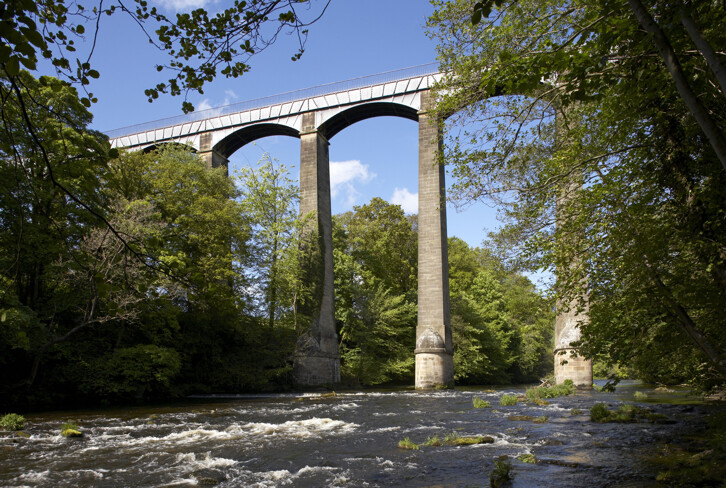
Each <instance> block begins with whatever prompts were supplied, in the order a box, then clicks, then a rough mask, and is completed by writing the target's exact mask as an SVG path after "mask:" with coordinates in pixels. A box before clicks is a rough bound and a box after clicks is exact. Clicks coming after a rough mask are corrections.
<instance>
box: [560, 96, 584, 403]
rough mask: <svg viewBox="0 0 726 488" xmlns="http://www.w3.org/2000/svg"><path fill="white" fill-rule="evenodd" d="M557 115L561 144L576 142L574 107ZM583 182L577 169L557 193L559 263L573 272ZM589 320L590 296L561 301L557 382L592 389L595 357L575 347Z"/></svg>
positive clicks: (576, 263)
mask: <svg viewBox="0 0 726 488" xmlns="http://www.w3.org/2000/svg"><path fill="white" fill-rule="evenodd" d="M565 110H567V109H565ZM568 115H569V116H568ZM555 117H556V119H555V130H556V137H557V141H558V144H560V145H563V146H565V145H567V144H570V143H572V142H574V141H571V138H570V134H571V130H570V129H571V127H570V125H572V124H578V123H579V121H578V119H577V117H576V116H574V114H573V113H572V111H571V110H570V113H564V112H563V111H562V109H560V110H558V112H557V113H556V115H555ZM582 184H583V177H582V175H578V174H576V172H575V173H573V174H571V175H570V176H568V177H566V178H564V180H563V182H562V183H561V186H560V189H559V194H558V195H557V202H556V208H555V221H556V222H555V225H557V226H558V227H560V229H561V230H563V231H564V232H562V235H559V236H558V242H557V245H558V247H559V248H560V249H559V252H560V253H561V254H562V255H563V256H566V258H565V259H562V261H563V262H561V263H560V264H559V265H560V266H563V267H566V268H567V269H568V270H570V271H578V268H579V267H581V265H582V261H581V258H580V257H579V255H578V253H577V251H576V250H577V249H578V248H579V245H580V244H581V235H580V233H579V232H578V231H577V229H572V228H571V227H572V223H573V222H577V220H578V219H577V217H578V212H579V209H578V204H577V203H578V190H579V189H581V188H582ZM568 249H569V251H568ZM558 279H559V277H558ZM580 279H581V280H583V282H584V280H585V279H586V278H585V277H584V276H581V277H580ZM583 293H585V292H583ZM588 321H589V310H588V306H587V296H586V295H581V296H579V297H577V296H576V297H573V298H571V299H570V300H569V302H568V301H565V300H563V299H560V300H559V301H558V302H557V317H556V319H555V350H554V359H555V382H556V383H563V382H564V381H565V380H572V382H573V383H574V384H575V386H577V387H578V388H583V389H590V388H592V360H590V359H585V358H583V357H582V356H579V355H577V354H576V353H577V350H576V349H575V347H574V346H573V344H574V343H576V342H577V341H579V340H580V338H581V337H582V334H581V331H580V325H582V324H585V323H587V322H588Z"/></svg>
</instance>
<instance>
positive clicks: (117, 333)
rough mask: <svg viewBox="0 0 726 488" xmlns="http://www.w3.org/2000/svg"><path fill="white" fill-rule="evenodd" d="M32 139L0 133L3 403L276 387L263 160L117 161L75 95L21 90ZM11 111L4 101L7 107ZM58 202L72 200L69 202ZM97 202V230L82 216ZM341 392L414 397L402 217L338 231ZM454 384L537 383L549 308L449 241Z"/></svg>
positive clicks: (268, 164) (292, 280)
mask: <svg viewBox="0 0 726 488" xmlns="http://www.w3.org/2000/svg"><path fill="white" fill-rule="evenodd" d="M22 83H23V86H24V89H25V90H27V92H26V93H27V96H28V98H29V99H32V100H33V101H34V102H36V103H38V104H39V106H42V107H46V106H48V107H53V117H49V116H48V112H47V111H45V110H37V111H33V112H31V113H30V116H31V117H34V120H33V121H32V122H33V125H34V126H35V127H37V128H38V132H37V133H36V134H35V137H37V138H39V139H40V140H42V141H43V147H44V148H45V149H46V150H48V151H49V152H48V157H49V158H50V160H51V162H52V164H53V169H54V173H53V175H52V178H53V179H52V180H51V174H50V173H49V171H48V167H47V166H46V164H45V162H44V161H43V159H42V158H41V157H40V155H38V154H37V150H36V147H37V146H36V145H35V141H33V140H31V139H30V137H29V135H28V134H27V132H26V131H25V128H24V125H23V124H22V123H15V124H14V125H11V124H12V122H11V120H20V119H21V117H17V118H14V119H9V120H8V121H9V122H10V123H9V124H8V125H7V126H6V127H7V128H8V129H11V130H7V131H5V132H4V133H3V136H4V140H3V143H4V144H5V147H8V146H10V145H11V144H12V147H14V148H15V149H16V150H18V152H17V153H15V154H14V155H12V156H11V155H5V157H3V159H2V166H1V171H2V175H0V181H2V185H3V188H2V192H0V198H2V209H3V212H2V214H1V215H0V218H1V220H0V225H1V226H2V232H1V233H0V235H1V236H2V237H1V241H0V242H1V243H2V244H1V245H2V248H1V249H2V251H1V252H0V264H1V269H2V270H3V275H2V279H3V290H2V296H1V297H0V298H1V300H2V302H1V306H2V321H3V322H2V323H3V327H2V329H0V330H1V331H2V335H1V336H0V337H1V340H2V342H0V347H1V348H2V351H1V354H0V358H1V359H0V361H2V368H3V371H6V372H7V373H8V374H5V375H3V379H2V397H3V398H4V399H5V402H6V403H7V404H14V403H17V404H22V403H23V402H29V403H31V404H34V405H35V404H38V405H43V404H45V405H49V404H62V403H66V402H71V401H73V402H78V401H83V402H88V401H110V402H113V401H129V400H134V399H140V398H154V397H166V396H173V395H182V394H188V393H192V392H194V393H200V392H230V391H233V392H240V391H259V390H273V389H280V388H289V387H290V386H291V385H290V380H291V378H290V367H291V362H292V355H293V352H294V344H295V341H296V339H297V337H298V335H299V334H300V333H302V332H303V331H304V329H305V327H306V325H307V324H306V319H305V317H302V316H297V315H296V314H295V310H296V307H295V305H296V300H298V297H300V296H302V295H304V288H305V285H306V284H305V283H304V280H302V278H301V270H302V265H301V259H302V256H301V255H300V254H301V251H300V245H299V242H298V240H297V236H298V235H299V233H298V230H299V226H300V221H301V220H302V219H301V218H299V217H298V211H297V188H296V186H295V184H294V182H293V180H292V178H291V176H290V175H289V173H288V170H287V169H286V168H285V167H284V166H283V165H281V164H277V163H275V162H273V161H271V160H269V159H266V160H263V161H261V162H260V164H259V165H258V166H257V167H254V168H245V169H243V170H242V171H240V173H239V174H235V175H230V176H227V174H226V171H225V169H224V168H220V169H208V168H207V167H206V164H205V163H204V162H203V161H202V160H200V159H199V158H198V157H197V156H196V155H195V154H194V153H192V152H190V151H188V150H186V149H185V148H183V147H166V148H162V149H160V150H157V151H153V152H148V153H142V152H134V153H121V154H115V153H114V152H112V151H110V150H109V146H108V143H107V141H106V138H105V136H103V135H102V134H99V133H94V132H92V131H88V130H86V129H85V126H86V125H87V124H88V122H89V121H90V117H91V116H90V113H89V112H88V111H87V110H86V109H85V108H84V107H83V105H82V104H81V103H80V102H79V101H78V97H77V95H76V92H75V90H74V89H73V88H71V87H69V86H67V85H66V84H63V83H60V82H59V81H58V80H56V79H51V78H45V77H42V78H40V79H39V80H36V79H34V78H33V77H32V76H30V75H29V74H27V73H24V74H23V75H22ZM8 103H12V100H9V101H8ZM60 187H63V188H69V189H71V191H72V192H73V194H74V195H76V196H78V197H79V199H80V202H78V201H74V200H73V199H71V198H69V197H68V195H67V194H65V193H64V192H63V191H62V190H61V189H60ZM87 202H94V203H98V207H99V208H103V209H105V212H104V214H103V216H104V218H105V219H106V222H104V221H101V220H99V219H98V217H97V216H96V215H94V214H93V213H92V212H90V211H89V209H88V208H86V207H85V205H86V204H87ZM334 227H335V275H336V319H337V322H338V333H339V337H340V349H341V356H342V360H343V366H342V367H343V374H344V377H345V381H346V382H348V383H349V384H352V385H359V386H374V385H384V384H411V383H412V381H413V366H414V361H413V359H414V358H413V344H414V342H415V338H414V336H415V328H416V289H417V279H416V276H417V267H416V260H417V235H416V219H415V216H408V217H407V216H406V215H404V213H403V211H402V210H401V208H400V207H398V206H395V205H391V204H389V203H387V202H385V201H383V200H380V199H374V200H373V201H371V202H370V203H369V204H367V205H363V206H360V207H356V208H355V210H354V211H352V212H349V213H346V214H343V215H337V216H336V217H335V224H334ZM450 247H451V249H450V253H451V256H450V261H451V266H450V268H451V289H452V304H453V328H454V339H455V344H456V345H455V361H456V366H457V369H456V371H457V373H456V374H457V381H458V382H460V383H477V384H481V383H507V382H513V381H517V382H521V381H533V380H536V379H537V378H538V377H539V376H541V375H543V374H546V373H547V372H548V370H549V369H551V356H550V354H551V342H552V319H553V313H552V307H551V304H550V302H548V301H547V300H546V299H545V298H543V297H542V296H541V295H540V294H539V293H537V291H536V290H535V289H534V287H533V285H532V284H531V283H530V282H529V281H528V280H527V279H526V278H523V277H521V276H519V275H517V274H514V273H511V272H509V271H508V270H507V269H506V268H505V267H504V266H503V264H502V263H501V261H499V260H498V259H496V258H495V257H494V256H493V255H492V254H491V253H490V252H488V251H485V250H482V249H472V248H470V247H469V246H468V245H467V244H466V243H464V242H463V241H461V240H459V239H456V238H452V239H450Z"/></svg>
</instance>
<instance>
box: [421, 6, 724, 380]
mask: <svg viewBox="0 0 726 488" xmlns="http://www.w3.org/2000/svg"><path fill="white" fill-rule="evenodd" d="M638 5H640V2H630V4H629V5H628V4H623V3H612V2H579V1H574V2H573V1H564V0H563V1H555V2H541V1H535V0H531V1H517V2H496V3H495V2H478V3H476V4H475V3H474V2H468V1H463V0H462V1H456V2H439V3H438V7H439V9H438V11H437V13H436V14H435V15H434V16H433V17H432V19H431V21H430V27H431V29H432V33H433V34H434V35H438V36H439V38H440V39H441V44H440V51H439V52H440V56H441V59H442V68H443V70H444V71H447V72H448V73H449V74H448V75H447V77H446V78H445V80H444V82H443V83H442V84H441V85H440V87H439V94H440V100H441V103H440V105H439V110H440V114H441V115H442V116H446V115H451V114H454V115H453V117H452V118H451V119H450V120H451V124H450V127H449V134H450V135H451V136H456V135H463V137H458V138H457V137H451V138H450V139H449V143H448V150H447V152H448V155H447V158H448V161H447V162H450V163H451V164H452V166H453V171H454V173H455V174H456V175H457V176H458V177H459V184H458V188H457V191H456V192H455V193H456V194H457V196H458V197H459V198H463V199H492V200H494V201H496V202H498V203H500V204H501V205H503V215H504V217H505V218H506V219H507V222H508V225H507V226H505V228H504V229H503V230H502V231H501V232H500V233H499V234H498V235H497V236H496V237H497V240H498V242H499V243H500V244H501V245H502V247H506V248H508V249H510V250H515V251H516V253H512V254H510V257H511V258H512V259H513V262H515V263H517V264H519V265H521V266H526V267H530V268H532V267H538V266H540V267H545V268H549V269H551V270H556V272H557V277H558V283H557V290H556V291H557V293H558V296H559V297H560V301H561V303H571V300H572V299H573V297H577V296H587V297H588V301H589V309H590V323H589V324H585V325H584V326H583V333H584V334H585V335H584V339H583V343H582V344H581V352H582V353H584V354H587V355H591V356H598V355H602V356H603V357H604V358H607V359H608V360H611V361H615V362H622V363H631V362H635V363H637V364H639V365H641V371H642V370H643V368H642V366H644V365H646V364H653V362H652V358H655V357H658V356H660V357H663V354H664V353H665V352H668V351H672V350H675V349H678V348H679V347H680V349H681V350H682V351H683V354H679V356H678V357H677V360H678V361H679V363H678V364H679V369H680V370H681V372H682V376H681V377H680V379H681V380H690V381H694V382H696V381H697V382H700V383H701V384H702V385H706V386H707V385H708V384H709V383H710V382H713V381H716V382H723V381H724V380H725V379H726V362H724V361H725V359H726V356H725V354H724V353H725V352H726V336H725V335H724V333H723V331H724V330H725V329H724V327H723V326H724V322H723V316H722V315H723V314H722V313H721V312H720V311H721V310H723V307H724V304H726V287H725V286H724V284H725V283H726V281H724V277H726V274H725V271H726V268H725V267H724V266H725V265H726V260H725V259H724V258H725V257H726V229H725V228H724V225H725V224H724V219H723V217H722V215H723V212H724V208H723V202H724V201H726V199H725V198H724V193H723V188H724V179H726V172H724V171H723V167H722V164H721V162H720V159H719V158H720V156H719V149H718V141H716V140H715V139H714V137H712V134H711V133H710V132H709V130H706V129H704V128H703V127H704V125H703V121H702V120H699V117H700V116H699V115H698V114H697V112H698V110H697V109H695V108H694V106H693V104H691V102H688V101H687V100H686V98H687V97H686V96H685V95H684V91H683V89H684V87H683V86H680V85H681V84H682V81H683V80H682V79H681V80H680V81H679V80H678V78H677V77H676V78H674V71H673V67H674V66H675V64H676V63H677V65H678V66H679V67H680V71H681V72H682V74H684V76H685V81H686V83H687V85H688V86H687V87H685V88H688V90H690V91H691V92H692V93H695V94H697V96H696V98H697V100H696V101H697V102H698V104H700V105H701V106H702V107H703V108H704V109H705V111H706V112H707V113H708V116H709V118H710V120H711V123H712V124H713V125H715V127H716V129H717V132H720V133H721V135H723V133H724V127H725V125H724V120H723V118H722V117H721V116H719V115H718V114H721V113H723V108H724V104H726V97H724V93H723V91H722V89H721V88H720V83H719V73H720V69H719V67H718V64H717V63H714V62H712V61H711V62H709V61H707V60H708V59H710V58H712V56H710V55H709V54H708V53H707V50H706V49H703V48H702V47H699V44H698V42H695V40H697V39H698V38H702V39H705V40H707V43H708V44H709V45H710V46H715V51H718V50H719V48H720V47H721V46H723V45H724V44H726V38H725V37H724V33H723V31H722V29H720V27H719V23H720V21H718V20H717V19H720V18H722V17H723V11H722V6H719V5H715V4H708V3H697V4H688V3H675V4H663V3H657V4H655V5H652V6H650V5H648V6H645V7H644V6H643V5H640V7H643V8H645V10H646V12H645V13H646V14H648V15H647V16H650V17H651V19H650V20H651V21H652V20H653V12H655V14H656V16H655V18H657V19H658V23H657V25H656V26H653V25H649V22H648V19H647V18H646V17H647V16H646V15H643V12H642V11H641V12H636V11H637V10H638V8H639V7H638ZM634 9H635V10H634ZM472 12H480V14H476V15H475V17H477V18H475V19H474V20H479V22H475V23H474V25H472V23H471V22H470V19H471V15H472ZM479 16H481V17H480V18H479ZM688 19H691V20H693V21H694V22H697V25H698V26H699V27H700V30H696V32H695V35H694V34H693V33H690V32H688V29H686V27H685V26H686V25H688V23H689V21H688ZM656 28H657V29H656ZM656 30H658V31H659V32H660V34H658V33H657V32H656ZM663 39H665V40H667V41H668V44H669V45H670V50H668V49H666V50H664V49H663V48H664V47H667V46H665V44H664V43H663V42H662V41H663ZM666 51H668V53H666ZM666 54H667V56H666ZM701 54H703V56H702V55H701ZM664 56H666V57H665V58H664ZM664 60H665V62H664ZM674 79H675V81H674ZM472 121H477V122H478V123H471V122H472ZM459 131H460V132H459ZM573 181H579V182H580V184H579V185H577V186H576V187H575V186H573V185H572V184H571V183H572V182H573ZM563 188H569V190H568V191H569V192H570V198H569V202H571V203H570V204H569V205H568V207H567V216H566V218H558V219H557V220H558V222H557V224H558V225H556V226H555V225H554V224H555V220H556V217H555V211H556V202H557V198H558V195H561V192H562V191H563ZM568 236H569V237H568ZM572 236H577V238H576V239H573V238H572ZM558 242H559V243H560V244H559V245H558ZM575 262H578V263H581V265H578V266H572V263H575ZM704 361H705V362H704ZM650 369H651V372H653V368H650ZM664 369H670V370H671V371H669V372H668V374H667V376H669V377H670V378H673V375H672V374H671V372H672V368H667V367H666V365H664ZM695 371H698V373H697V374H696V373H695ZM657 376H658V374H657V371H656V372H655V374H654V375H651V377H657ZM664 376H665V375H664Z"/></svg>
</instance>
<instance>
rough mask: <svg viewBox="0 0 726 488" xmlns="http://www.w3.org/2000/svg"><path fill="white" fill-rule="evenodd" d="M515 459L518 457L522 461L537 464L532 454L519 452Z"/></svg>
mask: <svg viewBox="0 0 726 488" xmlns="http://www.w3.org/2000/svg"><path fill="white" fill-rule="evenodd" d="M517 459H519V460H520V461H522V462H523V463H527V464H537V458H536V457H535V455H534V454H520V455H519V457H518V458H517Z"/></svg>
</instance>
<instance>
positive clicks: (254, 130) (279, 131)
mask: <svg viewBox="0 0 726 488" xmlns="http://www.w3.org/2000/svg"><path fill="white" fill-rule="evenodd" d="M270 136H290V137H297V138H298V139H299V138H300V133H299V132H298V131H297V130H296V129H294V128H292V127H290V126H287V125H283V124H271V123H265V124H254V125H248V126H246V127H242V128H241V129H240V130H237V131H235V132H233V133H231V134H230V135H228V136H227V137H225V138H224V139H222V140H221V141H219V142H218V143H217V144H215V145H214V148H213V149H212V150H213V151H214V152H215V153H217V154H219V155H221V156H224V157H225V158H229V157H230V156H231V155H232V154H234V153H235V152H236V151H237V150H238V149H239V148H241V147H242V146H245V145H247V144H249V143H250V142H254V141H256V140H257V139H262V138H263V137H270Z"/></svg>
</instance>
